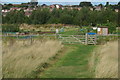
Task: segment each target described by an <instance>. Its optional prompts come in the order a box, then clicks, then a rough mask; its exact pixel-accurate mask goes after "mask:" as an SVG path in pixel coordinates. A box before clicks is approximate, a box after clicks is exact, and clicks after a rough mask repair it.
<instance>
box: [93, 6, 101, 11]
mask: <svg viewBox="0 0 120 80" xmlns="http://www.w3.org/2000/svg"><path fill="white" fill-rule="evenodd" d="M94 9H95V10H96V11H101V10H102V7H101V6H95V7H94Z"/></svg>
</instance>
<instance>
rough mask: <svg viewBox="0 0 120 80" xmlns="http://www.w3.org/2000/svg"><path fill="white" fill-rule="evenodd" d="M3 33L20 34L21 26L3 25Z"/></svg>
mask: <svg viewBox="0 0 120 80" xmlns="http://www.w3.org/2000/svg"><path fill="white" fill-rule="evenodd" d="M2 31H3V32H18V31H19V26H18V25H17V24H4V25H2Z"/></svg>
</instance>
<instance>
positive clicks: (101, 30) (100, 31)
mask: <svg viewBox="0 0 120 80" xmlns="http://www.w3.org/2000/svg"><path fill="white" fill-rule="evenodd" d="M97 34H98V35H108V27H106V26H103V27H98V28H97Z"/></svg>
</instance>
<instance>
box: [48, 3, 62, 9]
mask: <svg viewBox="0 0 120 80" xmlns="http://www.w3.org/2000/svg"><path fill="white" fill-rule="evenodd" d="M50 8H52V9H53V8H57V9H60V8H62V5H60V4H53V5H50Z"/></svg>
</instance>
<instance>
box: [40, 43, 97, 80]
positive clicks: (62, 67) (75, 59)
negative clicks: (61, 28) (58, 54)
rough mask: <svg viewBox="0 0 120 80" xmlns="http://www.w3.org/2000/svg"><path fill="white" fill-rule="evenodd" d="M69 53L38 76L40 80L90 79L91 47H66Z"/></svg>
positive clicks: (92, 47)
mask: <svg viewBox="0 0 120 80" xmlns="http://www.w3.org/2000/svg"><path fill="white" fill-rule="evenodd" d="M66 46H68V47H69V50H70V51H69V52H68V53H66V54H65V55H64V56H63V57H62V58H60V59H59V60H58V62H56V63H55V64H54V65H53V67H51V68H48V69H47V70H46V71H45V72H43V73H42V74H40V78H91V77H93V75H92V73H91V72H90V71H89V64H88V62H89V55H90V53H91V52H92V50H93V49H94V47H95V46H93V45H87V46H86V45H66Z"/></svg>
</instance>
